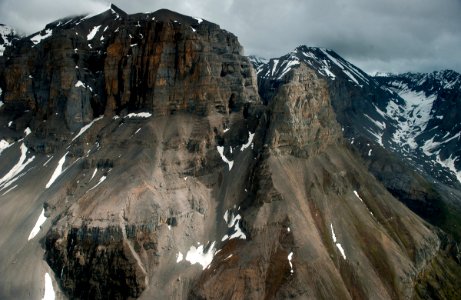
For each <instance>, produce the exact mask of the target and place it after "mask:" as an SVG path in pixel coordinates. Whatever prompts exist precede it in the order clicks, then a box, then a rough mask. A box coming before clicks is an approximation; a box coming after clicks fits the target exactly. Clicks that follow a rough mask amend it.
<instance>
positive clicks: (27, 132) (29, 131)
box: [24, 127, 32, 136]
mask: <svg viewBox="0 0 461 300" xmlns="http://www.w3.org/2000/svg"><path fill="white" fill-rule="evenodd" d="M24 133H25V134H26V136H28V135H29V134H31V133H32V130H30V128H29V127H27V128H26V129H24Z"/></svg>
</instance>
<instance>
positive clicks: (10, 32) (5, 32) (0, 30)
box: [0, 24, 18, 56]
mask: <svg viewBox="0 0 461 300" xmlns="http://www.w3.org/2000/svg"><path fill="white" fill-rule="evenodd" d="M17 37H18V36H17V34H16V31H15V30H14V29H13V28H11V27H10V26H7V25H4V24H0V56H3V52H5V47H7V46H10V45H11V43H12V42H13V40H14V39H15V38H17Z"/></svg>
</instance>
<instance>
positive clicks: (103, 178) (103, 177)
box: [86, 176, 107, 193]
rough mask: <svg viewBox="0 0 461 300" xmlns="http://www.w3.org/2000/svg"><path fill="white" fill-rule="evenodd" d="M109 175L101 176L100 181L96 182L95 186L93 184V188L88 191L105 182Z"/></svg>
mask: <svg viewBox="0 0 461 300" xmlns="http://www.w3.org/2000/svg"><path fill="white" fill-rule="evenodd" d="M106 178H107V176H102V177H101V178H99V181H98V183H96V185H95V186H93V187H92V188H91V189H89V190H88V191H86V192H87V193H88V192H89V191H91V190H94V189H95V188H97V187H98V186H99V185H100V184H101V183H103V182H104V180H106Z"/></svg>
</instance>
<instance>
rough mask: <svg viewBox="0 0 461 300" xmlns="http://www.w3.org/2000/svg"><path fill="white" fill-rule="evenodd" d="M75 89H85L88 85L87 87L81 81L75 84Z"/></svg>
mask: <svg viewBox="0 0 461 300" xmlns="http://www.w3.org/2000/svg"><path fill="white" fill-rule="evenodd" d="M75 87H83V88H86V85H85V84H84V83H83V82H81V81H80V80H79V81H77V83H76V84H75Z"/></svg>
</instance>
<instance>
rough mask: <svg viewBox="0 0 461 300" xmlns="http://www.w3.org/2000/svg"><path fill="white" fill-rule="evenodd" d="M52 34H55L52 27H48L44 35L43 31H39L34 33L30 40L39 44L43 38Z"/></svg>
mask: <svg viewBox="0 0 461 300" xmlns="http://www.w3.org/2000/svg"><path fill="white" fill-rule="evenodd" d="M52 34H53V30H52V29H47V30H45V34H44V35H42V34H41V33H38V34H36V35H34V36H33V37H31V38H30V40H31V41H32V43H34V45H37V44H38V43H40V42H41V41H42V40H44V39H47V38H49V37H50V36H51V35H52Z"/></svg>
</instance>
